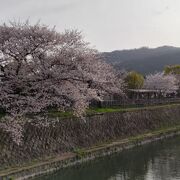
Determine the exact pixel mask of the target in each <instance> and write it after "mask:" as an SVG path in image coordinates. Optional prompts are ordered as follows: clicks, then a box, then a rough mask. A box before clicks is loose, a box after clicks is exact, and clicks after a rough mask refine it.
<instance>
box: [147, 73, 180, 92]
mask: <svg viewBox="0 0 180 180" xmlns="http://www.w3.org/2000/svg"><path fill="white" fill-rule="evenodd" d="M144 88H146V89H155V90H162V91H164V92H165V93H176V92H177V90H178V86H177V80H176V77H175V76H174V75H173V74H167V75H165V74H164V73H162V72H159V73H155V74H150V75H148V76H147V77H146V80H145V84H144Z"/></svg>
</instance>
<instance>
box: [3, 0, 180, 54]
mask: <svg viewBox="0 0 180 180" xmlns="http://www.w3.org/2000/svg"><path fill="white" fill-rule="evenodd" d="M179 8H180V1H179V0H173V1H172V0H53V1H52V0H0V17H1V19H0V22H1V23H2V22H4V21H5V22H6V21H8V20H13V19H16V20H19V19H20V20H25V19H27V18H29V19H30V21H32V23H34V22H37V21H38V20H41V21H42V23H45V24H47V25H50V26H54V25H56V27H57V30H58V31H63V30H64V29H65V28H66V29H67V28H78V29H80V30H82V31H83V33H84V36H85V38H86V40H87V41H90V42H91V43H92V45H95V46H96V48H98V49H99V50H101V51H104V50H106V51H110V50H113V49H124V48H133V47H139V46H153V47H154V46H159V45H164V44H169V45H176V46H180V37H179V36H178V34H179V31H180V20H178V18H177V17H179V15H180V12H179Z"/></svg>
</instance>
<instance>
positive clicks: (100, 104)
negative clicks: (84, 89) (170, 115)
mask: <svg viewBox="0 0 180 180" xmlns="http://www.w3.org/2000/svg"><path fill="white" fill-rule="evenodd" d="M171 103H180V98H162V99H136V100H135V99H124V100H109V101H92V102H91V105H90V106H91V107H102V108H104V107H116V106H131V105H134V106H145V105H160V104H171Z"/></svg>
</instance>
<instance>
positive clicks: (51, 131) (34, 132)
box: [0, 104, 180, 179]
mask: <svg viewBox="0 0 180 180" xmlns="http://www.w3.org/2000/svg"><path fill="white" fill-rule="evenodd" d="M179 132H180V105H179V104H176V105H164V106H163V105H161V106H156V107H146V108H137V109H130V110H126V111H125V110H123V111H119V112H107V113H100V114H96V115H91V116H88V117H86V119H85V121H84V120H80V119H74V118H72V119H60V120H58V121H57V120H56V121H55V122H52V121H51V120H50V126H43V127H42V126H40V125H38V126H37V125H34V124H31V123H27V124H26V125H25V129H24V139H23V144H22V145H21V146H16V145H14V144H11V142H10V139H8V138H5V137H7V136H5V137H3V136H2V134H1V137H2V138H1V146H0V149H1V152H2V153H1V155H0V162H1V170H0V177H12V178H14V179H18V178H22V177H23V178H24V179H25V178H30V177H33V176H37V175H40V174H46V173H50V172H54V171H57V170H59V169H61V168H65V167H68V166H72V165H76V164H79V163H82V162H84V161H88V160H92V159H94V158H97V157H101V156H105V155H109V154H112V153H115V152H120V151H122V150H124V149H128V148H132V147H134V146H137V145H142V144H145V143H149V142H152V141H157V140H159V139H163V138H167V137H171V136H175V135H178V134H180V133H179ZM2 145H3V146H2ZM2 150H3V151H2ZM5 160H6V161H7V162H8V163H7V162H6V161H5ZM10 161H11V164H9V162H10ZM2 165H4V167H3V166H2Z"/></svg>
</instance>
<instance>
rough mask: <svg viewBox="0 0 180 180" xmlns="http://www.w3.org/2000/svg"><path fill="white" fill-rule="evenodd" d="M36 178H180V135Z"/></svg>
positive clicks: (142, 179) (47, 179) (37, 179)
mask: <svg viewBox="0 0 180 180" xmlns="http://www.w3.org/2000/svg"><path fill="white" fill-rule="evenodd" d="M36 180H180V137H173V138H169V139H165V140H161V141H158V142H154V143H151V144H148V145H144V146H140V147H136V148H133V149H130V150H126V151H124V152H121V153H118V154H114V155H111V156H108V157H104V158H99V159H97V160H94V161H90V162H87V163H84V164H82V165H78V166H76V167H71V168H67V169H64V170H60V171H59V172H57V173H54V174H51V175H49V176H43V177H40V178H36Z"/></svg>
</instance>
